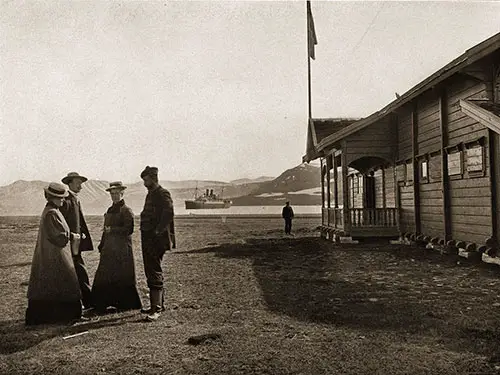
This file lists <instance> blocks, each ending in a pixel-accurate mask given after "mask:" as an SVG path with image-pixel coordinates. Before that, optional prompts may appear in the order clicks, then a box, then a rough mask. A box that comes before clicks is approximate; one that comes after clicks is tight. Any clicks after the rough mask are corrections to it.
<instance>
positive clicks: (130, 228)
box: [92, 181, 141, 312]
mask: <svg viewBox="0 0 500 375" xmlns="http://www.w3.org/2000/svg"><path fill="white" fill-rule="evenodd" d="M125 189H126V186H123V184H122V183H121V182H120V181H117V182H112V183H110V187H109V188H108V189H106V190H107V191H109V193H110V195H111V200H112V201H113V204H112V206H111V207H109V208H108V210H107V212H106V213H105V215H104V230H103V234H102V238H101V242H100V244H99V246H98V249H99V251H100V254H101V258H100V260H99V266H98V267H97V271H96V274H95V277H94V284H93V286H92V298H93V301H94V305H95V307H96V309H97V311H100V312H104V311H105V310H106V309H107V308H109V307H112V308H116V309H118V310H131V309H140V308H141V300H140V298H139V293H138V292H137V286H136V278H135V265H134V255H133V253H132V233H133V232H134V214H133V213H132V210H131V209H130V208H129V207H128V206H127V205H126V204H125V201H124V200H123V192H124V190H125Z"/></svg>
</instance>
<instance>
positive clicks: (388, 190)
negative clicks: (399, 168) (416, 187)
mask: <svg viewBox="0 0 500 375" xmlns="http://www.w3.org/2000/svg"><path fill="white" fill-rule="evenodd" d="M385 206H386V207H396V189H395V187H394V167H389V168H386V169H385Z"/></svg>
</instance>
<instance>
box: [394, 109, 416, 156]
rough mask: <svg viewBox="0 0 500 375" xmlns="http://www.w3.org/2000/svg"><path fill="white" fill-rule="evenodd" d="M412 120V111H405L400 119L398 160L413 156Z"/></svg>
mask: <svg viewBox="0 0 500 375" xmlns="http://www.w3.org/2000/svg"><path fill="white" fill-rule="evenodd" d="M411 128H412V121H411V111H408V110H407V111H404V112H402V114H400V116H399V119H398V155H397V157H396V159H397V160H403V159H409V158H411V157H412V152H413V148H412V141H411V134H412V130H411Z"/></svg>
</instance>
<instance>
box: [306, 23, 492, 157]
mask: <svg viewBox="0 0 500 375" xmlns="http://www.w3.org/2000/svg"><path fill="white" fill-rule="evenodd" d="M498 49H500V33H498V34H495V35H493V36H492V37H490V38H488V39H486V40H485V41H483V42H481V43H479V44H478V45H476V46H474V47H472V48H470V49H468V50H467V51H465V53H463V54H462V55H460V56H459V57H457V58H456V59H455V60H453V61H452V62H450V63H449V64H447V65H446V66H444V67H443V68H441V69H439V70H438V71H437V72H435V73H434V74H432V75H431V76H429V77H428V78H426V79H424V80H423V81H422V82H420V83H418V84H417V85H415V86H414V87H412V88H411V89H410V90H408V91H407V92H405V93H404V94H403V95H401V96H400V97H399V98H397V99H396V100H394V101H392V102H391V103H389V104H388V105H387V106H385V107H384V108H382V109H381V110H379V111H377V112H375V113H373V114H371V115H370V116H368V117H366V118H363V119H361V120H359V121H356V122H354V123H352V124H350V125H349V126H346V127H343V128H342V129H339V130H338V131H336V132H335V133H332V134H330V135H328V136H326V137H324V138H322V140H321V141H319V142H318V144H317V146H316V149H317V150H318V152H321V150H323V149H324V148H325V147H327V146H328V145H331V144H333V143H335V142H337V141H339V140H341V139H343V138H345V137H347V136H349V135H351V134H353V133H355V132H357V131H359V130H361V129H364V128H366V127H367V126H369V125H372V124H373V123H375V122H377V121H378V120H380V119H382V118H383V117H385V116H387V115H388V114H390V113H392V112H394V111H396V110H397V109H398V108H400V107H401V106H403V105H404V104H406V103H408V102H410V101H411V100H413V99H415V98H416V97H418V96H420V95H421V94H423V93H424V92H426V91H427V90H429V89H432V88H433V87H435V86H436V85H438V84H439V83H441V82H442V81H444V80H445V79H447V78H449V77H451V76H452V75H454V74H456V73H457V72H459V71H461V70H463V69H464V68H465V67H467V66H469V65H471V64H473V63H475V62H476V61H478V60H480V59H482V58H483V57H485V56H487V55H489V54H491V53H493V52H495V51H496V50H498ZM306 156H307V151H306ZM305 158H306V157H304V159H305ZM311 160H312V159H311Z"/></svg>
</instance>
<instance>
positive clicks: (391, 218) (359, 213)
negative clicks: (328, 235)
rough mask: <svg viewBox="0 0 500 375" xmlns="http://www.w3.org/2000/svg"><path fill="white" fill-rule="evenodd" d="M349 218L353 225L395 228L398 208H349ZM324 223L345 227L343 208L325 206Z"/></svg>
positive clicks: (340, 227) (323, 210) (335, 226)
mask: <svg viewBox="0 0 500 375" xmlns="http://www.w3.org/2000/svg"><path fill="white" fill-rule="evenodd" d="M348 212H349V213H348V215H349V216H348V218H349V219H350V220H349V221H350V222H349V225H350V226H351V227H357V228H360V227H384V228H395V227H397V225H398V220H397V219H398V209H397V208H392V207H391V208H349V209H348ZM322 224H323V225H324V226H328V227H330V228H338V229H343V228H344V209H343V208H323V209H322Z"/></svg>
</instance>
